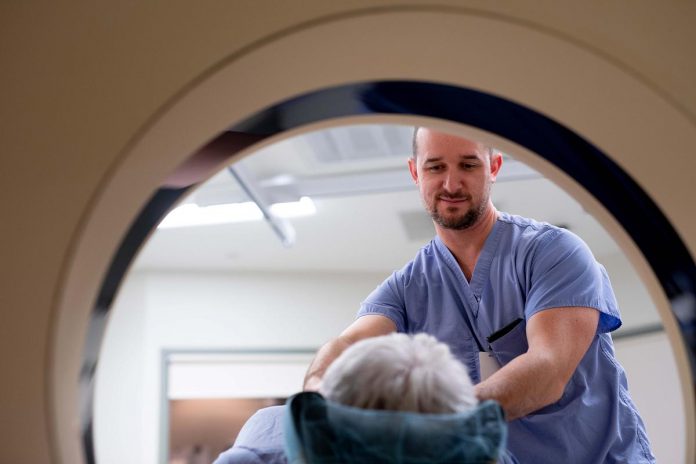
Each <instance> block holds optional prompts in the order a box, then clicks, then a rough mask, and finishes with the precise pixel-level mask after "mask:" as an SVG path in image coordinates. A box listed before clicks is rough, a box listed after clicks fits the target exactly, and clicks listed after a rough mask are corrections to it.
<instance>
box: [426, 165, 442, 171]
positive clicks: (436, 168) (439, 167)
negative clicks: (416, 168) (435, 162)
mask: <svg viewBox="0 0 696 464" xmlns="http://www.w3.org/2000/svg"><path fill="white" fill-rule="evenodd" d="M426 169H427V170H428V171H430V172H437V171H441V170H442V166H428V167H427V168H426Z"/></svg>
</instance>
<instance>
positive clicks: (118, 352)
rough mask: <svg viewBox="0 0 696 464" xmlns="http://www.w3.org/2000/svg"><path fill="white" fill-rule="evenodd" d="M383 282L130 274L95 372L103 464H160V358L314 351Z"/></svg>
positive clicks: (318, 276) (372, 277)
mask: <svg viewBox="0 0 696 464" xmlns="http://www.w3.org/2000/svg"><path fill="white" fill-rule="evenodd" d="M384 277H385V275H384V274H369V273H362V274H338V273H292V274H290V273H277V274H273V273H239V274H223V273H202V272H196V273H148V272H134V273H132V274H131V275H130V276H129V277H128V279H127V280H126V282H125V284H124V286H123V288H122V290H121V292H120V294H119V297H118V299H117V301H116V303H115V305H114V308H113V310H112V314H111V320H110V321H109V326H108V328H107V333H106V336H105V340H104V345H103V348H102V355H101V359H100V363H99V367H98V370H97V379H96V382H97V383H96V391H95V444H96V453H97V459H98V462H99V464H112V463H113V464H116V463H119V464H121V463H124V462H128V463H130V464H140V463H142V464H151V463H154V462H158V459H159V456H158V452H159V441H160V430H159V429H160V424H159V420H160V409H161V397H160V392H161V388H162V386H161V385H160V377H161V372H160V367H161V352H162V350H163V349H210V350H215V349H219V350H234V349H242V350H248V349H253V348H258V349H270V348H277V349H283V348H295V349H296V348H317V347H318V346H320V345H321V344H323V343H324V342H325V341H327V340H328V339H329V338H331V337H332V336H334V335H336V334H338V333H339V332H340V331H341V330H342V329H343V328H344V327H346V326H347V325H348V324H349V323H350V322H351V321H352V320H353V318H354V317H355V313H356V311H357V309H358V306H359V304H360V301H361V299H362V298H364V296H366V295H367V294H368V293H369V292H370V291H372V290H373V289H374V287H375V286H376V285H377V284H378V283H379V282H381V281H382V279H383V278H384ZM300 388H301V385H298V386H297V390H298V391H299V390H300Z"/></svg>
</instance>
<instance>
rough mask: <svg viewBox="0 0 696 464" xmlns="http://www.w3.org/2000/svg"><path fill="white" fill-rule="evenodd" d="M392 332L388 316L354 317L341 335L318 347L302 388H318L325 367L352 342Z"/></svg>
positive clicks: (394, 329) (312, 389)
mask: <svg viewBox="0 0 696 464" xmlns="http://www.w3.org/2000/svg"><path fill="white" fill-rule="evenodd" d="M392 332H396V324H394V322H393V321H392V320H391V319H389V318H388V317H385V316H380V315H378V314H368V315H365V316H362V317H360V318H358V319H356V320H355V321H354V322H353V323H352V324H351V325H349V326H348V328H347V329H346V330H344V331H343V332H342V333H341V335H339V336H338V337H336V338H335V339H333V340H331V341H330V342H328V343H326V344H325V345H324V346H322V347H321V348H320V349H319V351H318V352H317V355H316V356H315V357H314V360H313V361H312V363H311V364H310V365H309V369H308V370H307V374H306V375H305V379H304V389H305V390H310V391H316V390H319V387H320V386H321V379H322V378H323V377H324V372H326V369H328V368H329V366H330V365H331V363H332V362H333V361H334V359H336V358H338V357H339V356H340V355H341V353H343V351H344V350H345V349H346V348H348V347H349V346H350V345H352V344H353V343H355V342H357V341H359V340H362V339H364V338H369V337H377V336H379V335H387V334H389V333H392Z"/></svg>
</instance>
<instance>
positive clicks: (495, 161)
mask: <svg viewBox="0 0 696 464" xmlns="http://www.w3.org/2000/svg"><path fill="white" fill-rule="evenodd" d="M502 166H503V155H502V154H501V153H500V152H499V151H496V152H493V154H492V155H491V181H492V182H495V179H496V177H498V173H499V172H500V168H501V167H502Z"/></svg>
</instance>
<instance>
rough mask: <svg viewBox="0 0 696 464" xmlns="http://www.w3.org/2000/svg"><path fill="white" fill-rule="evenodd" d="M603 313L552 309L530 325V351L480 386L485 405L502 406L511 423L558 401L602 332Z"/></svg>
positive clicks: (479, 389) (530, 322)
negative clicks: (489, 402)
mask: <svg viewBox="0 0 696 464" xmlns="http://www.w3.org/2000/svg"><path fill="white" fill-rule="evenodd" d="M598 322H599V311H597V310H596V309H593V308H585V307H564V308H552V309H546V310H544V311H540V312H538V313H536V314H535V315H534V316H532V317H531V318H530V319H529V320H528V321H527V342H528V345H529V350H528V351H527V352H526V353H524V354H522V355H520V356H518V357H517V358H515V359H513V360H512V361H510V362H509V363H508V364H507V365H505V366H503V367H502V368H501V369H500V370H499V371H498V372H496V373H495V374H493V375H492V376H491V377H489V378H488V379H486V380H484V381H483V382H481V383H479V384H478V385H476V396H477V397H478V398H479V399H480V400H485V399H493V400H496V401H498V402H499V403H500V404H501V406H502V407H503V409H504V410H505V414H506V418H507V420H509V421H511V420H514V419H517V418H519V417H523V416H526V415H527V414H529V413H532V412H534V411H536V410H538V409H541V408H543V407H544V406H547V405H549V404H552V403H554V402H556V401H558V400H559V399H560V398H561V396H562V395H563V391H564V390H565V387H566V385H567V383H568V381H569V380H570V378H571V377H572V375H573V373H574V372H575V369H576V368H577V367H578V364H579V363H580V361H581V360H582V358H583V356H584V355H585V353H586V352H587V349H588V348H589V347H590V344H591V343H592V340H594V337H595V335H596V332H597V324H598Z"/></svg>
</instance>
